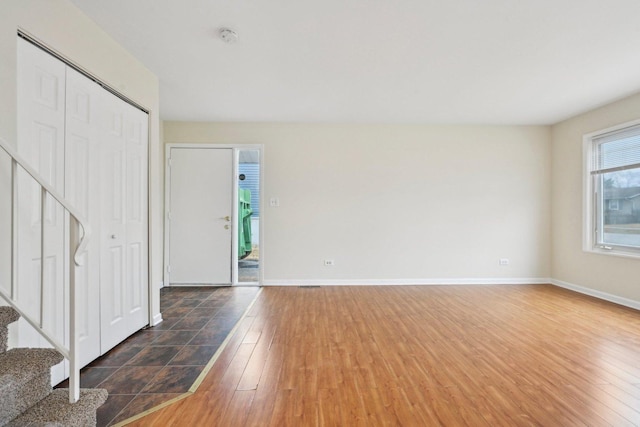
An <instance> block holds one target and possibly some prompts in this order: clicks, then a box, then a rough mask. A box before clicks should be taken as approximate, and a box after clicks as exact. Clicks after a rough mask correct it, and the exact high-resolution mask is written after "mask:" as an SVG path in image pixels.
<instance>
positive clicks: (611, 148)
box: [584, 121, 640, 257]
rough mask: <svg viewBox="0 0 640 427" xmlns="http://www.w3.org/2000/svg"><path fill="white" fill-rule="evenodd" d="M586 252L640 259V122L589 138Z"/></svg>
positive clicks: (587, 152) (586, 137)
mask: <svg viewBox="0 0 640 427" xmlns="http://www.w3.org/2000/svg"><path fill="white" fill-rule="evenodd" d="M584 144H585V157H586V174H585V184H586V185H585V189H586V191H585V201H586V203H585V209H586V212H585V219H586V220H585V229H584V230H585V232H584V241H585V250H589V251H595V252H611V253H618V254H626V255H632V256H639V257H640V121H638V122H633V123H627V124H625V125H621V126H618V127H615V128H611V129H606V130H604V131H600V132H596V133H593V134H590V135H586V136H585V138H584Z"/></svg>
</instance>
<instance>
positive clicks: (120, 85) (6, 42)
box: [0, 0, 162, 313]
mask: <svg viewBox="0 0 640 427" xmlns="http://www.w3.org/2000/svg"><path fill="white" fill-rule="evenodd" d="M0 8H1V12H0V58H2V60H1V61H0V137H1V138H3V139H5V140H7V141H10V142H12V143H13V142H14V141H15V139H16V79H17V76H16V45H17V41H16V34H17V31H18V29H21V30H23V31H25V32H27V33H28V34H30V35H32V36H33V37H35V38H37V39H38V40H40V41H42V42H43V43H44V44H46V45H47V46H49V47H50V48H52V49H53V50H55V51H57V52H58V53H60V54H62V55H63V56H65V57H66V58H68V59H69V60H71V61H72V62H74V63H76V64H77V65H79V66H81V67H82V68H84V69H85V70H87V71H89V72H90V73H92V74H93V75H95V76H96V77H98V78H99V79H101V80H102V81H104V82H106V83H108V84H109V85H110V86H112V87H113V88H115V89H116V90H118V91H120V92H121V93H123V94H124V95H126V96H127V97H129V98H131V99H132V100H134V101H135V102H137V103H139V104H140V105H142V106H144V107H145V108H147V109H148V110H150V111H151V114H150V120H151V128H150V147H151V156H152V162H151V171H150V173H151V212H153V216H152V218H151V236H152V242H151V248H150V252H151V257H152V258H151V259H152V269H151V275H150V277H151V280H152V283H153V284H154V285H155V286H156V287H157V286H158V285H159V284H160V283H161V281H162V277H161V275H162V212H161V211H162V208H161V206H162V205H161V200H162V199H161V197H162V181H161V179H160V169H161V165H162V152H161V150H160V143H159V141H160V138H159V130H160V125H159V115H158V106H159V89H158V78H157V77H156V76H155V75H154V74H153V73H151V72H150V71H149V70H148V69H146V68H145V67H144V66H143V65H142V64H141V63H140V62H139V61H138V60H137V59H135V58H134V57H133V56H131V55H130V54H129V53H128V52H127V51H126V50H124V49H123V48H122V47H121V46H120V45H118V44H117V43H116V42H115V41H114V40H113V39H111V38H110V37H109V36H108V35H106V34H105V33H104V32H103V31H102V30H101V29H100V28H98V27H97V26H96V25H95V24H94V23H93V21H91V20H90V19H88V18H87V17H86V16H85V15H83V14H82V13H81V12H80V11H79V10H78V9H77V8H76V7H75V6H73V5H72V4H71V3H70V2H69V1H67V0H2V6H0ZM2 168H3V172H6V168H5V166H4V164H2ZM0 179H2V180H5V177H4V176H0ZM1 189H2V187H0V190H1ZM2 205H4V202H3V204H2ZM0 215H2V216H0V234H2V235H1V236H0V241H2V245H1V246H2V249H0V251H2V252H1V253H0V255H1V256H0V259H2V262H7V259H8V258H7V256H6V253H7V252H6V242H7V239H6V233H7V218H6V215H4V214H3V213H2V212H1V211H0ZM0 267H1V268H0V270H2V272H3V275H2V276H0V280H6V277H5V276H6V273H4V272H7V271H8V270H7V266H6V265H4V264H3V265H2V266H0ZM152 308H153V310H154V312H155V313H157V312H159V293H158V292H154V298H153V300H152Z"/></svg>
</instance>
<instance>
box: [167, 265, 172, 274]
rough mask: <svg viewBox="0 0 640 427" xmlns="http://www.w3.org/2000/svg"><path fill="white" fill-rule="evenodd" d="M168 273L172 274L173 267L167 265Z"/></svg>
mask: <svg viewBox="0 0 640 427" xmlns="http://www.w3.org/2000/svg"><path fill="white" fill-rule="evenodd" d="M167 273H171V266H170V265H167Z"/></svg>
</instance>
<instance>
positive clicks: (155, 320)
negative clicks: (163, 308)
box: [151, 313, 163, 326]
mask: <svg viewBox="0 0 640 427" xmlns="http://www.w3.org/2000/svg"><path fill="white" fill-rule="evenodd" d="M162 320H163V319H162V313H158V314H156V315H155V316H153V319H152V321H151V326H156V325H158V324H160V323H162Z"/></svg>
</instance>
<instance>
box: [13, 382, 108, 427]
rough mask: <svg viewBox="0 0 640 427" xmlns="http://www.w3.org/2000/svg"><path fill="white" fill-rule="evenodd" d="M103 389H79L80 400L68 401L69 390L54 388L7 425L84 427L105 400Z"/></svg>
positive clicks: (16, 426)
mask: <svg viewBox="0 0 640 427" xmlns="http://www.w3.org/2000/svg"><path fill="white" fill-rule="evenodd" d="M107 396H108V393H107V391H106V390H104V389H81V390H80V400H78V402H76V403H69V390H68V389H66V388H59V389H55V390H53V391H52V392H51V394H50V395H48V396H47V397H45V398H44V399H42V400H41V401H40V402H38V403H36V404H35V405H34V406H32V407H31V408H29V409H28V410H27V411H26V412H24V413H23V414H21V415H20V416H19V417H17V418H15V419H14V420H13V421H11V422H10V423H9V424H8V426H9V427H25V426H44V425H46V426H68V427H75V426H78V427H84V426H86V425H87V420H91V419H95V413H96V409H98V408H99V407H100V406H101V405H102V404H103V403H104V402H105V401H106V400H107Z"/></svg>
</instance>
